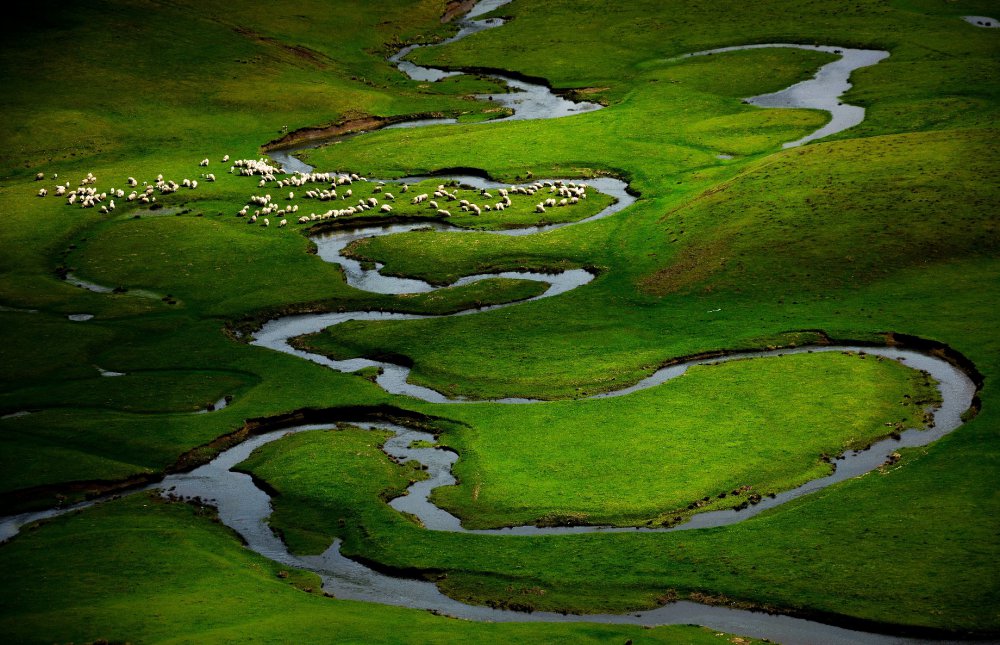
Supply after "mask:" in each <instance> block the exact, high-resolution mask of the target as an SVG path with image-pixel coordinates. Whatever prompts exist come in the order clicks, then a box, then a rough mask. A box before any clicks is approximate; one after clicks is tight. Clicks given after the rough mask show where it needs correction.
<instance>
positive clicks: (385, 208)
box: [379, 204, 392, 213]
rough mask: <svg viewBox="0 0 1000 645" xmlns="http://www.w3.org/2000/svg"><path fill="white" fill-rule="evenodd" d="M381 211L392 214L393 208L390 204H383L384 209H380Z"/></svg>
mask: <svg viewBox="0 0 1000 645" xmlns="http://www.w3.org/2000/svg"><path fill="white" fill-rule="evenodd" d="M379 210H380V211H382V212H383V213H391V212H392V206H389V205H388V204H382V208H380V209H379Z"/></svg>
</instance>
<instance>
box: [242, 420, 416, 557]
mask: <svg viewBox="0 0 1000 645" xmlns="http://www.w3.org/2000/svg"><path fill="white" fill-rule="evenodd" d="M390 436H392V433H390V432H387V431H384V430H362V429H359V428H354V427H349V426H348V427H344V428H338V429H331V430H316V431H313V432H301V433H298V434H294V435H290V436H287V437H284V438H283V439H281V440H279V441H277V442H274V443H271V444H267V445H265V446H262V447H261V448H258V449H257V450H255V451H254V452H253V454H252V455H251V456H250V458H249V459H247V460H246V461H244V462H243V463H241V464H239V465H238V466H237V470H239V471H241V472H248V473H252V474H253V475H254V476H255V477H259V478H261V479H263V480H265V481H267V482H269V483H270V484H271V485H273V487H274V491H275V492H276V493H277V496H278V497H280V498H281V500H282V502H281V504H280V505H278V506H277V507H276V508H275V510H274V513H272V515H271V518H270V520H269V522H270V524H271V526H272V527H273V528H274V529H275V530H276V531H277V532H278V534H279V535H281V537H282V539H283V540H284V541H285V544H287V545H288V548H289V550H291V551H292V552H293V553H322V552H323V551H325V550H326V549H327V547H329V546H330V526H331V523H340V521H341V519H342V518H352V517H359V516H358V515H357V514H358V513H359V511H361V512H362V514H363V513H364V511H363V509H360V508H359V507H358V505H357V504H355V503H354V501H356V500H357V499H359V498H360V499H379V500H382V501H383V502H388V501H389V500H391V499H392V498H394V497H399V496H400V495H402V494H403V491H405V490H406V487H407V486H409V485H410V484H412V483H413V482H415V481H419V480H422V479H426V477H427V475H426V474H425V473H424V472H423V471H422V470H421V469H420V464H418V463H416V462H411V463H407V464H397V463H395V462H394V461H391V460H389V459H388V458H386V454H385V453H383V452H382V451H381V449H380V448H381V446H382V444H383V443H385V440H386V439H388V438H389V437H390ZM330 455H349V456H350V457H349V458H350V459H351V460H352V461H355V462H357V463H364V464H367V465H368V466H369V467H371V468H372V469H373V470H371V471H368V470H363V469H358V468H345V469H343V470H340V471H330V470H327V467H328V466H329V464H330ZM317 496H319V497H321V498H322V501H320V500H318V499H317ZM317 502H319V503H317ZM362 516H363V515H362Z"/></svg>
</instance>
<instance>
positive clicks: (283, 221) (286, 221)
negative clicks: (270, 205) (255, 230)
mask: <svg viewBox="0 0 1000 645" xmlns="http://www.w3.org/2000/svg"><path fill="white" fill-rule="evenodd" d="M285 226H288V220H287V219H283V220H281V221H280V222H278V228H284V227H285Z"/></svg>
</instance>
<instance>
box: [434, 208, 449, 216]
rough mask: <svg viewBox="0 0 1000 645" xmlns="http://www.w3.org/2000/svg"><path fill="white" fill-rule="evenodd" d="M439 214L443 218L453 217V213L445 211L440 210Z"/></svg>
mask: <svg viewBox="0 0 1000 645" xmlns="http://www.w3.org/2000/svg"><path fill="white" fill-rule="evenodd" d="M437 213H438V215H440V216H441V217H451V213H449V212H448V211H446V210H444V209H439V210H438V212H437Z"/></svg>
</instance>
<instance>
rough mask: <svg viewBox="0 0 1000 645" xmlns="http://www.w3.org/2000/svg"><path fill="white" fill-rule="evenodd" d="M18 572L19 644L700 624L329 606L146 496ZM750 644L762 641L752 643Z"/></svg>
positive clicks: (32, 541) (203, 521)
mask: <svg viewBox="0 0 1000 645" xmlns="http://www.w3.org/2000/svg"><path fill="white" fill-rule="evenodd" d="M0 567H2V568H3V570H4V571H13V570H17V571H18V572H19V575H18V576H17V577H16V578H14V579H11V580H10V581H9V584H5V585H3V589H2V590H0V598H2V602H0V629H2V630H3V633H4V634H5V636H6V638H7V639H8V640H10V641H14V642H18V643H51V642H95V641H98V640H101V639H104V640H107V641H112V642H133V643H136V642H138V643H161V642H171V643H178V642H183V643H243V642H246V640H247V638H248V635H252V638H253V640H254V642H262V643H287V642H290V641H297V642H304V641H309V642H365V643H398V642H401V641H405V642H408V643H454V642H471V641H473V640H474V641H475V642H483V643H494V642H496V643H507V642H511V641H525V640H530V641H531V642H540V643H548V642H552V643H563V642H567V641H571V642H574V643H606V642H609V641H617V642H625V641H626V640H629V639H631V640H632V641H633V642H635V643H692V644H698V645H712V644H718V643H725V642H729V639H730V638H732V637H731V636H729V635H724V636H722V635H719V634H718V633H717V632H715V631H714V630H707V629H704V628H698V627H681V626H678V627H661V628H657V629H652V630H649V629H643V628H641V627H631V626H603V625H587V624H581V625H567V624H561V625H546V624H488V623H471V622H466V621H458V620H453V619H449V618H445V617H441V616H433V615H431V614H429V613H428V612H425V611H418V610H412V609H400V608H396V607H385V606H380V605H372V604H368V603H360V602H350V601H342V600H335V599H331V598H326V597H323V595H322V594H321V592H320V589H319V582H320V581H319V579H318V578H317V577H316V576H314V575H312V574H310V573H306V572H301V571H296V570H294V569H289V568H288V567H284V566H282V565H279V564H276V563H274V562H272V561H270V560H267V559H266V558H263V557H261V556H258V555H256V554H255V553H252V552H250V551H248V550H247V549H245V548H242V547H241V546H240V544H239V542H238V541H237V539H236V537H235V536H234V535H233V534H232V533H231V532H230V531H228V530H227V529H225V528H223V527H221V526H219V525H218V524H213V523H212V521H211V514H210V513H208V512H206V511H205V510H203V509H197V508H194V507H191V506H188V505H186V504H168V503H164V502H163V501H162V500H160V499H158V498H155V497H147V496H146V495H136V496H132V497H130V498H127V499H124V500H121V501H118V502H114V503H110V504H105V505H102V506H101V507H99V508H97V509H94V510H92V511H89V512H87V513H85V514H74V515H71V516H69V517H65V518H60V519H58V520H55V521H53V522H51V523H49V524H47V525H44V526H42V527H41V528H38V529H37V530H32V531H30V532H29V534H28V535H25V536H22V537H19V538H17V539H16V540H15V541H14V542H12V543H11V544H9V545H5V546H4V547H3V549H0ZM742 642H744V643H751V642H757V641H752V640H751V639H745V640H743V641H742Z"/></svg>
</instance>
